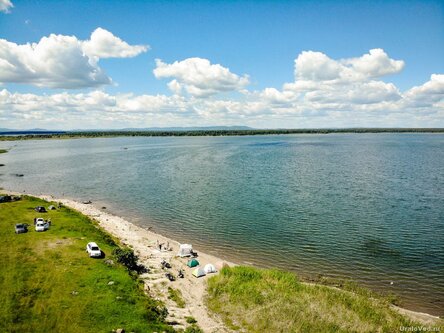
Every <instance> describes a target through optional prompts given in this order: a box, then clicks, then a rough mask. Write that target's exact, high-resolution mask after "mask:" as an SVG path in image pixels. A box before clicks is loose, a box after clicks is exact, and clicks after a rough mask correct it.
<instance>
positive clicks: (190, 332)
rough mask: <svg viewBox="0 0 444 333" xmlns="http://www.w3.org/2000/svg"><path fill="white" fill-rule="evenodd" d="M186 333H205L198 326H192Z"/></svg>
mask: <svg viewBox="0 0 444 333" xmlns="http://www.w3.org/2000/svg"><path fill="white" fill-rule="evenodd" d="M184 333H204V331H202V329H201V328H200V327H199V326H197V325H191V326H188V327H187V328H186V329H185V331H184Z"/></svg>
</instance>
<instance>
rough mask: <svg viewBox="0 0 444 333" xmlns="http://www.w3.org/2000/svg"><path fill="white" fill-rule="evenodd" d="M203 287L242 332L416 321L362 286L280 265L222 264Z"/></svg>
mask: <svg viewBox="0 0 444 333" xmlns="http://www.w3.org/2000/svg"><path fill="white" fill-rule="evenodd" d="M208 293H209V295H208V299H207V303H208V306H209V308H210V310H212V311H214V312H216V313H218V314H219V315H221V316H222V318H223V319H224V321H225V323H226V324H227V325H228V326H229V327H231V328H233V329H235V330H238V329H242V330H245V331H246V332H304V333H305V332H307V333H308V332H316V333H320V332H397V331H399V327H401V326H412V325H415V323H412V322H410V321H409V320H408V319H407V318H405V317H403V316H401V315H400V314H398V313H397V312H395V311H394V310H392V309H391V307H390V304H389V303H388V302H387V301H386V300H385V299H382V298H377V297H375V296H374V295H371V293H370V292H369V291H366V290H365V289H359V288H354V289H353V292H352V291H347V290H343V289H338V288H334V287H331V286H324V285H319V284H309V283H305V282H301V281H299V280H298V278H297V276H296V275H295V274H293V273H289V272H282V271H279V270H263V269H258V268H252V267H242V266H239V267H233V268H229V267H225V268H223V269H222V270H221V272H220V274H219V275H216V276H213V277H212V278H210V279H209V280H208ZM416 325H419V324H416ZM416 325H415V326H416Z"/></svg>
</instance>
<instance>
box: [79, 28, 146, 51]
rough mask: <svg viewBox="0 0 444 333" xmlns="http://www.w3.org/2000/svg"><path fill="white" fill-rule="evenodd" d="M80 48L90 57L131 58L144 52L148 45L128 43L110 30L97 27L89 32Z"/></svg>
mask: <svg viewBox="0 0 444 333" xmlns="http://www.w3.org/2000/svg"><path fill="white" fill-rule="evenodd" d="M82 49H83V51H84V52H85V54H87V55H88V56H90V57H98V58H131V57H135V56H137V55H139V54H140V53H142V52H146V51H147V50H148V49H149V46H148V45H129V44H128V43H127V42H125V41H123V40H121V39H120V38H119V37H116V36H114V35H113V34H112V33H111V32H109V31H107V30H105V29H102V28H97V29H96V30H94V32H93V33H92V34H91V38H90V39H89V40H87V41H84V42H83V44H82Z"/></svg>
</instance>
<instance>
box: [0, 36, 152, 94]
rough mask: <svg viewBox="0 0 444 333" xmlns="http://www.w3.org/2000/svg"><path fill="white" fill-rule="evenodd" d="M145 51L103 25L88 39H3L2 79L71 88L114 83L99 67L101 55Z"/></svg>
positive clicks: (0, 52) (0, 48)
mask: <svg viewBox="0 0 444 333" xmlns="http://www.w3.org/2000/svg"><path fill="white" fill-rule="evenodd" d="M98 35H99V36H98ZM104 36H105V37H104ZM145 50H146V47H144V46H140V45H136V46H130V45H128V44H127V43H125V42H123V41H122V40H121V39H119V38H117V37H115V36H114V35H112V34H111V33H110V32H108V31H106V30H104V29H101V28H99V29H96V30H95V31H94V32H93V33H92V35H91V39H90V40H88V41H81V40H79V39H77V37H75V36H64V35H55V34H51V35H49V36H48V37H43V38H42V39H40V41H39V42H38V43H32V44H30V43H27V44H23V45H18V44H15V43H12V42H9V41H7V40H5V39H0V82H2V83H11V82H12V83H27V84H32V85H35V86H38V87H48V88H67V89H75V88H87V87H97V86H101V85H106V84H110V83H111V82H112V80H111V78H109V77H108V76H107V75H106V73H105V72H104V71H103V70H102V69H101V68H100V67H99V66H98V61H99V59H100V58H101V57H105V58H109V57H115V58H122V57H130V56H135V55H137V54H139V53H140V52H144V51H145Z"/></svg>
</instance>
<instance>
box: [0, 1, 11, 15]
mask: <svg viewBox="0 0 444 333" xmlns="http://www.w3.org/2000/svg"><path fill="white" fill-rule="evenodd" d="M13 7H14V5H13V4H12V2H11V1H10V0H0V12H3V13H10V12H11V11H10V9H11V8H13Z"/></svg>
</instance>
